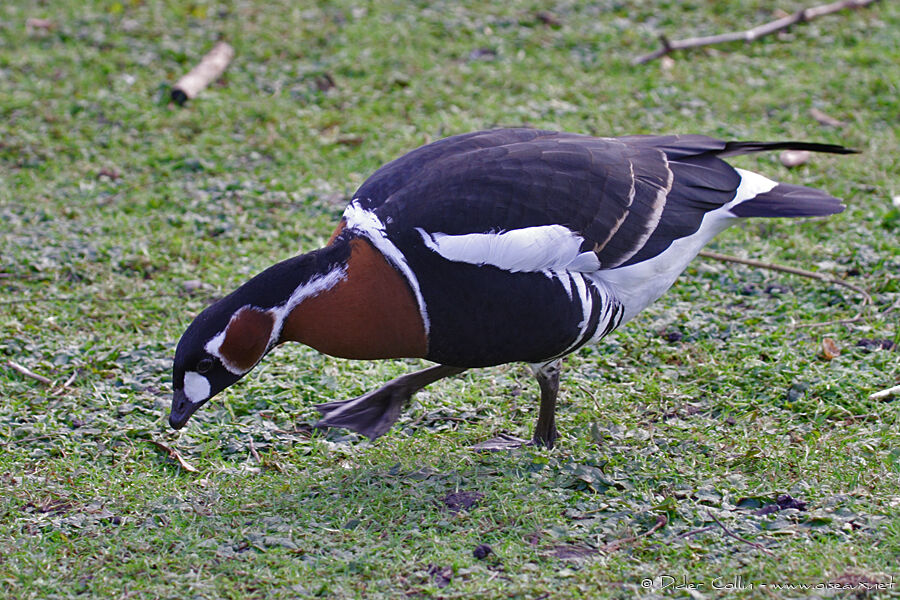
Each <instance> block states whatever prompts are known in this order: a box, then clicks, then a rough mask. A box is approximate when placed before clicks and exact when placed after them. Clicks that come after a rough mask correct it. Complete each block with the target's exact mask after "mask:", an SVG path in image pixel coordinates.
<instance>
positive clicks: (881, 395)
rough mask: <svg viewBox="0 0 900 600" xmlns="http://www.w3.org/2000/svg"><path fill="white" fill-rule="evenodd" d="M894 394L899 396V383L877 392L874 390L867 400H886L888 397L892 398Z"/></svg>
mask: <svg viewBox="0 0 900 600" xmlns="http://www.w3.org/2000/svg"><path fill="white" fill-rule="evenodd" d="M894 396H900V385H895V386H894V387H889V388H888V389H886V390H881V391H879V392H875V393H874V394H871V395H870V396H869V400H887V399H888V398H892V397H894Z"/></svg>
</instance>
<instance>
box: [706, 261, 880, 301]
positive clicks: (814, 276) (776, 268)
mask: <svg viewBox="0 0 900 600" xmlns="http://www.w3.org/2000/svg"><path fill="white" fill-rule="evenodd" d="M700 256H703V257H704V258H711V259H713V260H720V261H723V262H734V263H740V264H742V265H749V266H751V267H757V268H759V269H769V270H770V271H781V272H782V273H790V274H791V275H799V276H801V277H809V278H810V279H818V280H819V281H824V282H825V283H833V284H835V285H840V286H843V287H845V288H849V289H851V290H853V291H854V292H856V293H858V294H860V295H862V297H863V306H865V305H867V304H872V296H870V295H869V292H867V291H866V290H864V289H862V288H861V287H859V286H856V285H853V284H852V283H847V282H846V281H844V280H843V279H837V278H835V277H829V276H828V275H822V274H821V273H815V272H813V271H806V270H804V269H798V268H796V267H787V266H785V265H778V264H775V263H770V262H763V261H760V260H753V259H751V258H740V257H737V256H730V255H728V254H719V253H718V252H710V251H708V250H702V251H701V252H700Z"/></svg>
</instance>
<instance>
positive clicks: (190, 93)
mask: <svg viewBox="0 0 900 600" xmlns="http://www.w3.org/2000/svg"><path fill="white" fill-rule="evenodd" d="M232 58H234V48H232V47H231V46H230V45H228V44H227V43H225V42H219V43H218V44H216V45H215V46H213V49H212V50H210V51H209V53H208V54H207V55H206V56H204V57H203V59H202V60H201V61H200V64H198V65H197V66H196V67H194V68H193V69H191V70H190V72H188V74H187V75H185V76H184V77H182V78H181V79H179V80H178V82H177V83H176V84H175V85H174V86H172V100H174V101H175V103H176V104H178V105H181V104H184V103H185V102H187V101H188V100H190V99H191V98H193V97H195V96H196V95H197V94H199V93H200V92H201V91H203V89H204V88H205V87H206V86H208V85H209V84H210V83H212V82H213V81H215V80H216V79H218V78H219V76H220V75H222V73H224V72H225V68H226V67H228V63H230V62H231V59H232Z"/></svg>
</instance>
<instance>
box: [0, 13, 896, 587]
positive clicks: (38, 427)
mask: <svg viewBox="0 0 900 600" xmlns="http://www.w3.org/2000/svg"><path fill="white" fill-rule="evenodd" d="M803 5H804V3H803V2H798V1H790V2H787V3H781V4H780V5H779V7H780V8H782V9H784V10H796V9H799V8H801V7H802V6H803ZM540 11H549V12H550V13H552V14H553V15H554V16H555V18H556V20H557V21H558V23H556V24H553V23H550V24H546V23H544V22H543V21H542V20H541V19H540V18H539V17H538V13H539V12H540ZM29 17H42V18H48V19H50V20H51V21H52V22H53V28H52V29H50V30H43V29H34V28H31V29H29V28H27V27H26V19H27V18H29ZM773 17H774V15H773V14H772V13H771V10H770V8H769V3H763V2H740V3H738V2H718V3H709V2H699V1H698V2H690V3H683V2H682V3H654V2H632V3H622V2H611V1H606V0H603V1H601V2H596V3H590V4H588V3H569V2H560V3H557V4H546V3H538V2H529V1H527V0H521V1H520V0H513V1H511V2H503V3H500V4H497V5H494V6H486V5H485V3H483V2H439V3H433V4H430V3H424V2H419V3H414V4H410V3H405V2H390V1H387V0H374V1H372V2H368V3H361V4H354V3H350V2H344V1H343V0H339V1H335V2H329V3H318V4H313V3H309V4H297V3H293V2H283V1H276V2H265V3H263V2H260V3H252V2H245V1H240V0H234V1H231V2H219V3H216V2H206V1H203V0H200V1H197V2H192V3H180V2H156V1H152V0H147V1H141V0H122V1H120V2H114V1H106V2H101V1H87V2H54V3H39V4H37V5H35V3H32V2H24V1H22V0H12V2H5V3H3V5H2V7H0V255H2V257H3V260H2V264H0V359H2V364H3V367H2V368H0V399H2V402H0V435H2V441H3V452H2V454H0V497H2V498H3V502H2V503H0V516H2V518H0V583H2V585H0V596H6V597H10V598H69V597H76V596H77V597H81V598H85V597H97V598H105V597H133V598H241V599H247V598H267V599H268V598H297V597H306V596H316V595H319V596H322V597H328V598H332V597H335V598H362V597H366V598H378V597H385V598H395V597H403V596H409V597H434V598H510V597H511V598H545V597H546V598H611V597H623V598H624V597H632V596H634V595H636V594H637V595H643V596H646V597H648V598H650V597H689V595H690V594H691V593H692V591H690V590H687V589H683V588H684V587H685V586H680V587H679V586H677V585H676V583H687V584H694V585H697V586H700V588H699V590H694V591H699V592H701V593H702V594H704V597H724V596H735V595H737V596H742V597H783V596H785V595H787V596H792V597H824V596H828V595H830V594H832V593H835V592H834V591H833V590H831V591H829V590H825V589H822V587H823V586H824V585H825V584H826V583H828V582H831V583H832V584H835V585H837V584H845V585H848V586H852V584H853V583H854V582H859V581H868V582H873V583H874V582H890V581H893V582H894V587H893V589H892V590H882V591H874V592H869V597H879V596H887V595H889V594H890V593H892V592H893V593H896V592H897V589H898V588H897V587H896V586H897V585H898V580H900V571H898V569H897V562H896V561H897V558H896V557H897V556H898V555H900V412H898V408H897V401H896V400H894V401H887V402H876V401H871V400H868V399H867V398H868V395H869V394H871V393H872V392H874V391H877V390H879V389H883V388H887V387H890V386H892V385H896V384H897V383H898V379H900V370H898V364H900V353H898V351H896V350H895V351H889V350H868V349H866V348H864V347H862V346H858V345H857V344H858V342H859V341H860V340H862V339H879V340H889V341H891V342H893V343H894V344H895V345H900V331H898V327H897V325H898V316H900V310H894V311H892V312H884V311H885V310H886V309H887V308H888V307H890V306H892V305H895V303H896V302H897V301H898V298H900V278H898V273H900V252H898V239H900V213H898V210H900V209H898V208H896V207H894V206H893V205H892V203H891V198H892V197H895V196H897V195H900V175H898V173H900V141H898V132H900V126H898V121H897V115H898V114H900V78H898V77H897V65H898V63H900V36H898V35H897V31H898V29H900V8H898V6H897V4H896V3H892V2H881V3H878V4H876V5H874V6H872V7H870V8H868V9H865V10H859V11H855V12H847V13H841V14H839V15H834V16H831V17H827V18H823V19H821V20H817V21H814V22H812V23H809V24H806V25H803V26H799V27H796V28H794V29H793V30H791V31H790V32H789V33H787V34H785V35H784V36H781V37H776V36H773V37H770V38H765V39H764V40H761V41H758V42H756V43H754V44H749V45H743V44H734V45H728V46H722V47H716V48H709V49H705V50H697V51H692V52H687V53H681V54H677V55H674V56H673V58H674V63H673V64H671V65H670V66H668V67H664V66H663V64H662V63H660V62H655V63H650V64H647V65H643V66H632V65H631V64H630V61H631V59H632V58H633V57H634V56H637V55H639V54H642V53H645V52H647V51H649V50H651V49H652V48H653V47H654V45H655V43H656V41H655V40H656V37H657V35H658V34H659V33H665V34H666V35H668V36H670V37H673V38H677V37H686V36H689V35H704V34H711V33H719V32H723V31H730V30H737V29H744V28H746V27H747V26H750V25H752V24H756V23H759V22H762V21H765V20H768V19H771V18H773ZM545 20H546V19H545ZM220 37H221V38H224V39H226V40H228V41H229V42H231V43H232V44H233V45H234V46H235V48H236V52H237V55H236V58H235V60H234V62H233V63H232V65H231V66H230V67H229V69H228V71H227V73H226V75H225V77H224V78H223V79H222V81H220V82H219V83H217V84H215V85H214V86H212V87H211V88H210V89H208V90H206V91H205V92H204V93H203V94H202V96H201V97H199V98H198V99H196V100H195V101H192V102H190V103H189V104H188V105H187V106H186V107H184V108H178V107H175V106H172V105H170V104H169V103H168V101H167V98H168V91H169V86H170V85H171V83H172V82H173V81H174V80H175V79H177V77H178V76H180V75H181V74H182V73H184V72H186V71H187V70H188V69H189V68H190V67H191V66H192V65H193V64H194V63H195V62H196V61H197V60H198V59H199V57H200V56H202V54H203V53H205V52H206V51H207V50H208V49H209V48H210V47H211V45H212V43H213V42H214V41H215V40H216V39H218V38H220ZM329 82H333V86H332V84H331V83H329ZM813 107H815V108H818V109H820V110H822V111H824V112H826V113H828V114H830V115H832V116H834V117H837V118H839V119H841V120H842V121H844V122H845V123H846V124H845V126H844V127H842V128H828V127H824V126H822V125H820V124H818V123H817V122H816V121H815V120H814V119H813V118H812V117H811V116H810V114H809V109H810V108H813ZM523 124H524V125H528V126H535V127H546V128H558V129H565V130H570V131H577V132H585V133H594V134H599V135H623V134H630V133H655V132H673V131H679V132H696V133H705V134H710V135H715V136H722V137H727V138H745V139H773V140H776V139H785V138H795V139H804V140H815V141H823V142H833V143H842V144H846V145H849V146H853V147H855V148H858V149H860V150H861V151H862V152H863V153H862V154H861V155H856V156H848V157H834V156H816V157H814V159H813V160H811V161H810V162H809V163H808V164H806V165H804V166H801V167H798V168H796V169H793V170H790V171H789V170H787V169H785V168H784V167H782V166H781V165H780V164H779V163H778V160H777V156H774V155H772V156H760V157H753V158H742V159H740V160H739V161H737V162H738V164H740V165H741V166H744V167H751V168H756V169H758V170H761V171H763V172H765V173H767V174H769V175H770V176H772V177H775V178H778V179H782V180H785V181H789V182H793V183H803V184H808V185H814V186H819V187H822V188H824V189H827V190H829V191H830V192H832V193H834V194H835V195H838V196H841V197H843V198H845V199H846V203H847V204H848V209H847V211H845V212H844V213H842V214H841V215H837V216H835V217H833V218H830V219H827V220H818V221H811V222H787V221H783V222H765V223H747V224H746V225H745V226H743V227H740V228H734V229H732V230H729V231H728V232H726V233H725V234H723V235H721V236H720V237H719V238H718V239H717V240H716V241H715V242H714V244H713V248H714V249H716V250H718V251H721V252H725V253H731V254H737V255H741V256H746V257H753V258H758V259H764V260H771V261H775V262H779V263H783V264H790V265H793V266H798V267H801V268H805V269H810V270H815V271H819V272H823V273H826V274H828V275H830V276H834V277H839V278H846V280H847V281H849V282H852V283H854V284H855V285H858V286H860V287H863V288H865V289H866V290H867V291H868V292H869V293H870V294H871V296H872V298H873V301H874V305H873V306H867V307H861V298H860V297H859V296H858V295H857V294H855V293H854V292H853V291H852V290H849V289H847V288H843V287H838V286H834V285H829V284H826V283H822V282H819V281H813V280H808V279H802V278H798V277H794V276H790V275H784V274H781V273H776V272H772V271H765V270H758V269H752V268H749V267H742V266H735V265H730V264H722V263H717V262H712V261H709V260H704V259H698V260H697V261H695V263H694V264H693V266H692V267H691V268H690V269H689V270H688V271H687V272H686V273H685V275H684V276H683V277H682V278H681V280H680V282H679V283H678V284H677V285H676V286H675V288H673V290H672V291H671V292H670V293H669V294H668V295H667V296H665V297H664V298H663V299H662V300H660V301H659V302H658V303H657V304H656V305H654V306H653V307H651V309H649V310H648V311H646V312H645V313H644V314H643V315H642V316H640V317H639V318H638V319H636V320H635V321H634V322H633V323H631V324H629V325H628V326H627V327H626V328H624V329H623V330H622V331H620V332H618V333H616V334H615V335H613V336H611V337H610V338H609V339H608V340H605V341H604V342H603V343H602V344H601V345H600V346H598V347H596V348H590V349H584V350H581V351H579V352H578V353H577V354H576V355H573V356H572V357H570V358H569V359H568V360H567V362H566V370H565V372H564V375H563V392H562V396H561V407H560V409H559V421H560V428H561V430H562V433H563V438H562V439H561V440H560V443H559V446H558V447H557V448H555V449H554V450H552V451H545V450H540V451H537V450H522V451H518V452H511V453H506V454H489V455H482V454H476V453H473V452H472V451H470V450H468V446H469V445H470V444H473V443H476V442H478V441H482V440H484V439H486V438H488V437H490V436H492V435H494V434H496V433H497V432H500V431H508V432H511V433H514V434H518V435H528V434H529V433H530V428H531V427H532V425H533V421H534V417H535V414H536V403H537V389H536V385H534V383H533V381H532V380H531V378H530V376H529V374H528V371H527V369H526V368H524V367H523V366H521V365H506V366H503V367H497V368H492V369H484V370H479V371H472V372H468V373H466V374H464V375H463V376H460V377H458V378H455V379H452V380H446V381H443V382H440V383H438V384H435V385H433V386H432V387H431V388H429V389H428V390H427V391H425V392H422V393H420V394H419V395H418V396H417V397H416V398H415V401H414V403H413V405H412V406H411V407H410V409H409V411H408V412H407V413H406V415H405V416H404V417H403V418H402V419H401V421H400V422H399V423H398V425H397V426H396V427H395V428H394V429H393V430H392V431H391V432H390V433H389V434H388V435H386V436H384V437H383V438H381V439H379V440H378V441H377V442H375V443H374V444H370V443H368V442H364V441H360V440H359V439H358V438H356V436H353V435H347V434H346V432H345V431H341V430H334V431H328V432H327V433H322V432H311V430H310V428H309V426H310V425H311V424H313V423H314V422H315V420H316V413H315V411H314V409H313V408H312V405H313V404H315V403H319V402H323V401H328V400H332V399H342V398H347V397H351V396H353V395H356V394H359V393H361V392H363V391H365V390H369V389H372V388H374V387H376V386H378V385H379V384H381V383H382V382H384V381H386V380H387V379H389V378H391V377H394V376H397V375H399V374H401V373H404V372H407V371H409V370H411V369H413V368H416V367H417V366H420V365H418V363H417V362H416V361H395V362H350V361H341V360H336V359H331V358H328V357H323V356H321V355H318V354H317V353H315V352H314V351H313V350H311V349H308V348H304V347H299V346H294V347H283V348H280V349H279V350H277V351H276V352H274V353H273V355H271V356H270V357H269V358H268V359H267V360H266V361H265V363H264V364H263V365H261V366H260V367H259V368H258V369H257V371H256V372H255V373H254V375H252V376H251V377H248V378H247V379H246V380H245V381H243V382H242V383H241V384H239V385H238V386H235V387H234V388H232V389H230V390H229V391H227V392H226V393H225V394H223V395H222V397H220V398H217V399H216V400H215V401H213V402H211V403H210V405H208V406H207V407H204V409H203V410H202V411H201V412H200V413H199V414H198V415H196V417H195V418H194V420H193V421H192V422H191V425H190V426H189V427H187V428H186V430H184V431H183V432H181V433H180V434H176V433H173V432H171V431H169V430H168V428H167V425H166V422H165V417H166V413H167V409H168V402H169V394H170V389H169V385H170V373H169V370H170V366H171V356H172V354H173V350H174V345H175V342H176V341H177V339H178V337H179V336H180V334H181V332H182V331H183V329H184V328H185V327H186V325H187V324H188V322H189V321H190V319H191V318H192V317H193V315H195V314H196V313H197V312H199V311H200V310H201V309H202V308H203V307H204V306H205V305H206V304H207V302H209V301H210V299H212V298H214V297H217V296H220V295H222V294H225V293H227V292H228V291H230V290H231V289H233V288H234V287H235V286H237V285H238V284H240V283H241V282H242V281H244V280H245V279H247V278H248V277H249V276H250V275H252V274H253V273H255V272H257V271H259V270H261V269H262V268H264V267H266V266H268V265H270V264H272V263H273V262H275V261H278V260H281V259H283V258H285V257H288V256H290V255H292V254H293V253H295V252H296V251H297V249H298V247H299V248H300V249H302V250H304V251H306V250H311V249H313V248H316V247H318V246H320V245H321V244H323V243H324V242H325V240H327V239H328V236H329V235H330V233H331V230H332V228H333V227H334V225H335V223H336V222H337V218H338V216H339V215H340V212H341V210H342V209H343V205H344V202H345V201H346V199H347V198H348V197H349V195H350V194H351V193H352V191H353V190H354V189H355V188H356V186H358V185H359V184H360V183H361V182H362V181H363V180H364V179H365V178H366V177H367V175H368V174H370V173H371V172H372V171H373V170H374V169H375V168H377V167H378V166H379V165H380V164H382V163H384V162H386V161H387V160H390V159H392V158H395V157H396V156H398V155H400V154H401V153H403V152H405V151H407V150H410V149H412V148H414V147H416V146H418V145H420V144H422V143H425V142H427V141H430V140H435V139H438V138H440V137H442V136H445V135H450V134H454V133H461V132H464V131H469V130H474V129H480V128H487V127H492V126H498V125H523ZM858 313H860V314H861V315H862V317H863V318H862V319H861V320H858V321H855V322H853V323H849V324H831V325H824V326H814V325H816V324H820V323H824V322H829V321H835V320H841V319H851V318H853V317H855V316H856V315H857V314H858ZM825 337H830V338H832V339H834V340H835V341H836V343H837V344H838V346H839V347H840V348H841V354H840V356H839V357H837V358H834V359H833V360H825V359H824V358H822V357H821V345H822V340H823V339H824V338H825ZM7 361H14V362H15V363H18V364H21V365H24V366H26V367H27V368H29V369H31V370H32V371H34V372H36V373H38V374H41V375H43V376H46V377H48V378H49V379H51V380H52V381H53V382H54V384H53V385H52V386H45V385H42V384H41V383H39V382H38V381H36V380H34V379H32V378H29V377H26V376H23V375H21V374H20V373H18V372H16V371H15V370H13V369H11V368H8V367H7V366H6V362H7ZM67 382H68V385H67V386H66V385H63V384H64V383H67ZM151 440H154V441H156V442H157V443H159V444H162V445H163V446H166V447H170V448H174V449H176V450H177V451H178V452H179V453H180V455H181V456H182V457H183V458H184V459H185V460H187V461H188V462H189V463H190V464H191V465H193V466H194V467H196V469H197V470H198V472H189V471H186V470H184V469H182V467H180V466H179V465H178V463H177V462H175V461H174V460H172V459H171V458H170V457H169V456H168V455H167V453H166V452H165V451H163V450H161V449H160V448H159V447H158V446H156V445H154V444H153V443H151ZM453 492H466V493H469V496H468V497H469V498H470V499H471V500H473V501H474V504H473V505H472V506H470V507H469V509H468V510H462V511H459V512H453V511H451V510H449V508H448V507H447V506H446V503H445V500H446V499H447V497H448V494H450V493H453ZM782 494H788V495H790V496H791V497H792V498H794V499H797V500H801V501H803V502H805V503H806V507H805V509H803V510H801V509H797V508H793V509H790V508H789V509H786V510H781V511H777V512H773V513H770V514H765V515H758V514H755V512H756V511H757V509H758V508H759V507H760V506H762V505H764V504H768V503H771V502H773V501H774V500H775V499H776V497H777V496H778V495H782ZM662 516H665V517H666V523H665V525H664V526H658V525H659V524H660V523H661V521H660V520H659V519H660V517H662ZM729 533H730V534H734V535H733V536H732V535H729ZM737 537H741V538H744V540H740V539H737ZM748 542H752V543H748ZM481 544H489V545H490V546H491V548H492V549H493V553H492V554H491V555H489V556H488V557H486V558H485V559H483V560H479V559H476V558H475V557H474V556H473V550H474V549H475V548H476V547H477V546H479V545H481ZM758 544H761V545H763V546H765V548H766V550H762V549H760V548H759V547H758V546H757V545H758ZM666 577H672V578H674V579H673V580H670V579H667V578H666ZM654 578H655V584H654V585H653V586H651V587H650V588H646V589H645V588H644V587H642V581H643V580H645V579H651V580H652V579H654ZM681 578H684V580H683V581H682V580H681ZM736 578H739V583H738V586H739V587H740V586H743V587H744V588H747V586H749V585H753V586H754V587H753V589H743V590H727V589H724V590H720V589H715V587H716V586H719V587H721V586H724V585H726V584H734V583H735V580H736ZM891 578H893V579H891ZM673 581H674V583H673ZM777 584H794V585H801V584H806V585H808V586H812V588H811V589H806V590H803V589H797V590H794V591H787V592H785V591H777V590H773V588H772V587H771V586H775V585H777ZM816 585H818V586H819V589H816V587H815V586H816ZM763 586H769V587H763ZM856 591H857V592H859V589H857V590H856ZM841 593H844V592H841ZM847 593H850V592H847Z"/></svg>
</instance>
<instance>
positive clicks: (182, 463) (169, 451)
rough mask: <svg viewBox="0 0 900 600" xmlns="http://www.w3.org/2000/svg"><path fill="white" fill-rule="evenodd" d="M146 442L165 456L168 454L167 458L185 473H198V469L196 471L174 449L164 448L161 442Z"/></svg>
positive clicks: (195, 468)
mask: <svg viewBox="0 0 900 600" xmlns="http://www.w3.org/2000/svg"><path fill="white" fill-rule="evenodd" d="M147 441H148V442H150V443H151V444H153V445H154V446H156V447H157V448H159V449H160V450H162V451H163V452H165V453H166V454H168V455H169V458H171V459H172V460H174V461H175V462H177V463H178V464H179V465H180V466H181V468H182V469H184V470H185V471H188V472H190V473H198V472H199V469H197V467H195V466H194V465H192V464H191V463H189V462H188V461H186V460H185V459H184V457H183V456H181V454H179V453H178V450H176V449H175V448H171V447H169V446H166V445H165V444H163V443H162V442H157V441H156V440H152V439H148V440H147Z"/></svg>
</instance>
